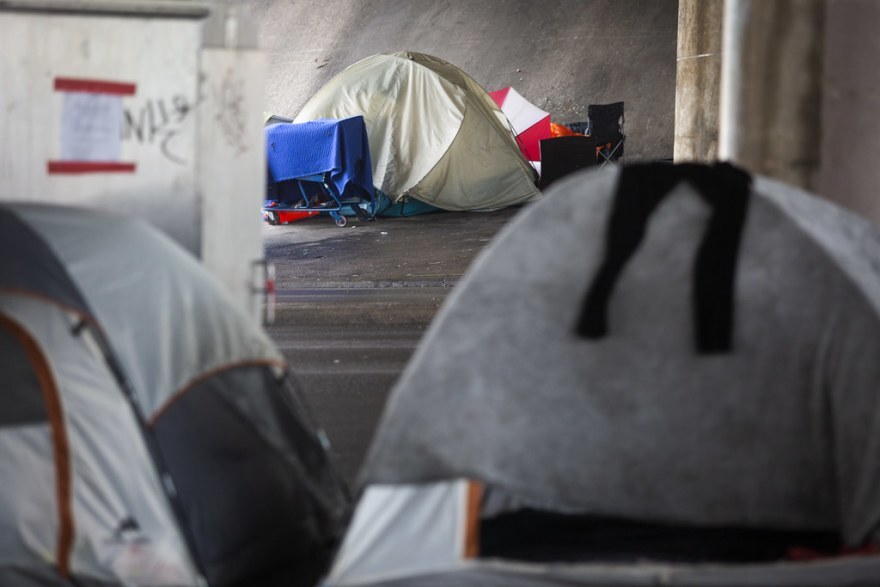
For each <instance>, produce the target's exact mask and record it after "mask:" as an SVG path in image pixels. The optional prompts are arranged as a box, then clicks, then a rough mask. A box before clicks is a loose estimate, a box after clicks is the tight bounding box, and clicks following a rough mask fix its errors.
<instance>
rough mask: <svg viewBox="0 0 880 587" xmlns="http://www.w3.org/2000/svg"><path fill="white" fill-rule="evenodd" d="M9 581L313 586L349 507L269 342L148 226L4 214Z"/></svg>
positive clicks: (2, 562) (18, 211) (0, 508)
mask: <svg viewBox="0 0 880 587" xmlns="http://www.w3.org/2000/svg"><path fill="white" fill-rule="evenodd" d="M0 392H2V396H0V397H2V401H3V406H2V408H0V585H4V586H6V585H8V586H10V587H12V586H15V587H29V586H35V585H40V586H47V585H48V586H54V585H59V586H61V585H64V586H68V585H77V586H97V585H100V586H111V585H112V586H121V585H139V586H172V585H173V586H182V585H192V586H195V585H206V584H207V585H210V586H211V587H218V586H230V585H266V586H269V585H285V586H286V587H289V586H291V585H305V584H313V583H314V582H315V581H317V579H318V577H319V575H320V574H321V573H322V572H323V571H324V570H325V566H324V565H325V564H326V563H327V562H328V561H329V553H330V548H332V546H333V544H334V541H335V538H336V533H337V532H338V529H339V527H340V518H341V516H342V515H343V514H344V508H345V505H346V498H345V494H344V491H343V487H342V486H341V484H340V483H339V482H338V478H337V477H336V476H335V474H334V473H333V470H332V469H331V467H330V464H329V462H328V460H327V455H326V453H325V448H324V445H323V443H322V442H321V440H320V437H319V432H318V430H317V429H315V428H314V427H313V426H312V425H311V424H310V422H309V420H308V419H307V418H306V414H305V412H304V410H303V406H302V405H301V404H300V403H299V400H298V399H297V395H296V394H295V393H294V390H293V389H292V388H291V385H290V382H289V380H288V375H287V365H286V364H285V361H284V359H283V357H282V356H281V355H280V354H279V352H278V351H277V350H276V349H275V348H274V346H273V345H272V344H271V343H270V341H269V340H268V338H267V337H266V336H265V335H264V334H263V333H262V331H261V330H260V329H259V328H258V327H257V326H256V325H255V324H254V323H253V321H252V320H251V319H250V318H249V317H248V316H246V315H245V314H244V312H242V311H241V310H239V308H238V306H237V305H235V304H234V302H232V300H231V298H229V297H228V296H227V295H226V294H225V292H224V291H222V290H221V289H220V286H219V284H218V283H217V282H215V281H214V280H213V279H212V278H211V277H210V276H209V275H208V274H207V272H206V271H205V270H204V269H203V268H202V267H201V266H200V265H199V264H198V262H197V261H196V260H195V259H193V258H192V257H191V256H190V255H189V254H188V253H186V252H185V251H183V250H182V249H180V248H179V247H178V246H177V245H176V244H174V243H173V242H171V240H170V239H168V238H167V237H165V236H164V235H162V234H160V233H159V232H158V231H156V230H154V229H152V228H150V227H149V226H147V225H146V224H144V223H142V222H139V221H136V220H130V219H124V218H119V217H116V216H110V215H107V214H103V213H98V212H92V211H86V210H82V209H65V208H59V207H48V206H37V205H4V206H2V207H0Z"/></svg>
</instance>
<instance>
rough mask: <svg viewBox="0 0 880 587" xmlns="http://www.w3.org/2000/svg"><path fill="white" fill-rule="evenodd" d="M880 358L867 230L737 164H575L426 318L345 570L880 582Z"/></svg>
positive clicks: (519, 578) (675, 580)
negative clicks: (586, 168)
mask: <svg viewBox="0 0 880 587" xmlns="http://www.w3.org/2000/svg"><path fill="white" fill-rule="evenodd" d="M624 249H625V250H624ZM609 277H610V278H609ZM878 356H880V229H878V228H877V227H876V226H874V225H872V224H870V223H869V222H868V221H866V220H864V219H861V218H858V217H856V216H854V215H852V214H850V213H847V212H846V211H844V210H842V209H840V208H838V207H836V206H834V205H833V204H831V203H829V202H827V201H822V200H819V199H817V198H815V197H811V196H809V195H808V194H805V193H803V192H800V191H798V190H796V189H793V188H790V187H787V186H785V185H783V184H780V183H778V182H775V181H772V180H769V179H766V178H762V177H754V178H749V177H748V176H747V175H746V174H744V173H742V172H741V171H738V170H736V169H735V168H733V167H731V166H715V167H706V166H696V165H693V166H678V165H676V166H673V165H667V164H650V165H642V166H630V167H626V168H623V169H620V168H615V169H613V170H611V169H608V168H606V169H603V170H599V171H593V172H588V173H582V174H577V175H573V176H571V177H570V178H566V179H564V180H561V181H560V182H559V183H557V184H555V185H554V189H553V190H551V193H549V194H548V198H547V199H545V200H543V201H541V202H539V203H537V204H535V205H533V206H530V207H528V208H526V209H525V210H523V211H522V212H521V213H520V215H519V216H517V218H516V219H514V221H513V222H512V223H510V224H509V225H508V226H507V227H505V229H504V230H503V231H502V232H501V233H500V234H499V235H498V236H497V237H496V238H495V240H494V241H493V243H492V245H491V246H490V247H488V248H487V249H486V250H484V251H483V253H482V254H481V256H480V257H479V258H478V259H477V260H476V261H475V263H474V264H473V265H472V266H471V268H470V270H469V271H468V274H467V275H466V276H465V278H464V280H463V281H462V282H461V283H460V284H459V285H458V286H457V287H456V290H455V291H454V292H453V294H452V295H451V296H450V298H449V299H448V300H447V302H446V305H445V306H444V308H443V309H442V310H441V312H440V313H439V314H438V315H437V318H436V319H435V320H434V322H433V324H432V325H431V328H430V329H429V331H428V332H427V333H426V334H425V337H424V338H423V340H422V342H421V344H420V346H419V349H418V350H417V351H416V353H415V355H414V356H413V358H412V360H411V361H410V363H409V365H408V366H407V369H406V371H405V372H404V373H403V375H402V376H401V377H400V379H399V380H398V382H397V384H396V386H395V388H394V390H393V391H392V393H391V395H390V396H389V398H388V402H387V404H386V406H387V407H386V410H385V414H384V416H383V418H382V421H381V424H380V426H379V429H378V432H377V435H376V437H375V439H374V441H373V444H372V447H371V449H370V452H369V457H368V459H367V462H366V464H365V466H364V469H363V472H362V483H363V484H364V487H363V490H362V491H361V492H360V495H361V497H360V500H359V503H358V505H357V507H356V510H355V513H354V516H353V520H352V523H351V524H350V526H349V528H348V530H347V533H346V538H345V539H344V541H343V544H342V547H341V548H340V550H339V552H338V554H337V556H336V559H335V562H334V565H333V570H332V572H331V574H330V577H329V584H330V585H358V586H360V587H364V586H367V585H370V586H379V585H381V586H382V587H392V586H393V587H398V586H404V585H406V586H407V587H415V586H419V587H423V586H436V585H468V586H472V587H474V586H481V585H485V586H495V585H505V586H510V585H515V586H526V585H528V586H530V587H535V586H547V587H549V586H558V587H562V586H567V587H571V586H574V585H579V586H585V587H599V586H608V585H617V586H627V587H636V586H646V585H669V586H678V587H708V586H710V585H711V586H716V587H721V586H724V587H734V586H735V587H746V586H748V587H806V586H810V587H820V586H821V587H832V586H834V587H843V586H846V587H856V586H858V587H871V586H876V585H880V475H878V473H877V471H878V470H880V466H878V465H880V422H878V418H877V414H878V413H880V395H878V393H877V390H878V385H880V361H878V360H877V357H878ZM481 492H482V496H481ZM841 554H844V555H846V556H840V555H841ZM805 559H810V560H805Z"/></svg>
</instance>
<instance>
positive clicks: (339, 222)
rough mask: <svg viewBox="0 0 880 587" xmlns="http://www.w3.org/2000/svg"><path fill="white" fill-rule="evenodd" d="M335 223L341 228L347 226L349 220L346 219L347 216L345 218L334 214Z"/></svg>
mask: <svg viewBox="0 0 880 587" xmlns="http://www.w3.org/2000/svg"><path fill="white" fill-rule="evenodd" d="M333 221H334V222H336V226H338V227H340V228H342V227H343V226H345V224H346V222H347V220H346V219H345V216H343V215H342V214H334V215H333Z"/></svg>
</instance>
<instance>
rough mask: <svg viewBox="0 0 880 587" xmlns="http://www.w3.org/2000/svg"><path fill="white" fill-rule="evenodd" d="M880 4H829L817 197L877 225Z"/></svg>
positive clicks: (854, 0) (845, 0)
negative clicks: (838, 205)
mask: <svg viewBox="0 0 880 587" xmlns="http://www.w3.org/2000/svg"><path fill="white" fill-rule="evenodd" d="M877 23H880V2H877V1H876V0H833V1H831V2H829V3H828V13H827V17H826V23H825V28H826V41H825V47H826V49H825V84H824V92H823V97H822V129H823V130H822V135H821V147H822V164H821V173H820V178H819V185H818V186H817V191H818V192H819V194H821V195H823V196H825V197H827V198H828V199H830V200H833V201H835V202H837V203H839V204H842V205H844V206H847V207H848V208H850V209H852V210H854V211H856V212H859V213H861V214H863V215H865V216H867V217H868V218H870V219H871V220H873V221H874V222H876V223H880V163H878V160H880V67H878V64H880V35H878V34H877Z"/></svg>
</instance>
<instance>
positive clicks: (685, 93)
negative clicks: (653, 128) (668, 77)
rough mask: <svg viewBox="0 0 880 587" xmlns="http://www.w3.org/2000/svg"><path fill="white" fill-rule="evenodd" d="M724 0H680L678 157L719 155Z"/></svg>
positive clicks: (700, 158)
mask: <svg viewBox="0 0 880 587" xmlns="http://www.w3.org/2000/svg"><path fill="white" fill-rule="evenodd" d="M723 22H724V0H679V2H678V59H677V72H676V80H675V146H674V158H675V161H676V162H682V161H713V160H715V159H716V158H717V156H718V114H719V99H720V96H721V41H722V31H723Z"/></svg>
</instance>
